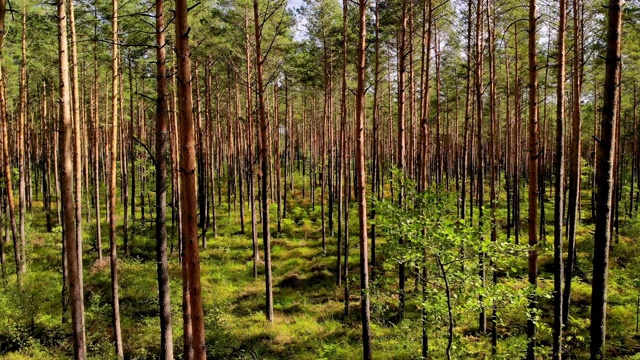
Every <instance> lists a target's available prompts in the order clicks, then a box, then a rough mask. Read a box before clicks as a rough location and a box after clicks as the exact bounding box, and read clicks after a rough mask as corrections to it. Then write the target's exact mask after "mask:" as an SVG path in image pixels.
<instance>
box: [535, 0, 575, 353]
mask: <svg viewBox="0 0 640 360" xmlns="http://www.w3.org/2000/svg"><path fill="white" fill-rule="evenodd" d="M566 16H567V1H566V0H560V21H559V23H558V75H557V79H556V83H557V95H556V159H555V175H556V177H555V203H554V209H553V229H554V230H553V257H554V272H553V285H554V286H553V297H554V303H553V310H554V313H553V359H554V360H561V359H562V280H563V277H564V264H563V261H562V257H563V253H562V241H563V237H562V228H563V226H564V162H565V161H564V158H565V155H564V127H565V123H564V122H565V121H564V101H565V100H564V92H565V86H564V80H565V71H566V70H565V66H566V65H565V61H566V60H565V39H566V30H565V29H566V27H567V19H566ZM574 81H575V79H574ZM542 206H544V204H543V205H542Z"/></svg>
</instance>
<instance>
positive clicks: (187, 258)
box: [175, 0, 206, 360]
mask: <svg viewBox="0 0 640 360" xmlns="http://www.w3.org/2000/svg"><path fill="white" fill-rule="evenodd" d="M175 12H176V14H175V29H176V30H175V31H176V57H177V68H178V69H177V70H178V73H177V83H178V88H177V90H178V98H179V99H178V117H179V126H180V129H179V131H178V132H179V137H180V142H179V147H178V148H179V149H180V150H179V153H180V179H181V186H182V192H181V197H182V201H181V206H182V209H181V211H182V213H183V215H182V235H183V243H184V258H183V274H182V281H183V283H187V284H188V294H189V297H188V298H189V299H188V302H189V306H190V310H191V319H190V320H191V321H190V322H191V329H192V333H193V338H192V344H191V346H192V347H193V358H194V359H196V360H204V359H205V358H206V348H205V336H204V316H203V311H202V287H201V286H200V249H199V247H198V217H197V212H198V209H197V196H196V195H197V194H196V149H195V146H196V144H195V139H194V127H195V124H194V118H193V111H192V109H193V98H192V96H193V95H192V92H191V60H190V55H191V52H190V50H189V26H188V24H187V2H186V0H177V1H176V9H175ZM185 265H186V266H185ZM185 267H186V270H187V271H186V274H185V273H184V268H185ZM185 345H186V344H185ZM187 348H188V346H185V349H187Z"/></svg>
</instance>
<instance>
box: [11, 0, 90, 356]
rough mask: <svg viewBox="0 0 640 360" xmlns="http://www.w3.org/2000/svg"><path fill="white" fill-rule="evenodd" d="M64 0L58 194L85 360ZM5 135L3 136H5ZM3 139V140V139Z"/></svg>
mask: <svg viewBox="0 0 640 360" xmlns="http://www.w3.org/2000/svg"><path fill="white" fill-rule="evenodd" d="M66 5H67V4H66V0H60V1H59V2H58V46H59V48H58V49H59V52H58V56H59V59H60V99H61V113H60V128H59V132H60V149H59V151H60V160H61V163H62V166H61V169H60V172H61V193H62V194H61V195H62V212H63V218H64V223H63V234H64V244H65V252H66V254H65V255H66V261H67V268H68V276H67V280H68V283H69V289H70V299H71V324H72V334H73V350H74V351H73V352H74V357H75V359H76V360H80V359H85V358H86V356H87V346H86V339H85V329H84V294H83V285H82V277H81V275H80V273H81V272H82V262H80V261H78V260H79V258H78V248H77V246H78V243H77V241H76V229H75V228H76V219H75V208H74V207H75V201H74V192H73V156H72V154H73V153H72V140H71V134H72V132H73V126H72V123H71V93H70V89H69V84H70V79H69V54H68V49H69V46H68V40H67V14H66V8H67V6H66ZM5 135H6V134H5ZM5 139H6V138H5Z"/></svg>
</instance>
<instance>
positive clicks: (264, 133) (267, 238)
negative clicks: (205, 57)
mask: <svg viewBox="0 0 640 360" xmlns="http://www.w3.org/2000/svg"><path fill="white" fill-rule="evenodd" d="M259 17H260V13H259V12H258V0H253V20H254V25H255V37H256V44H255V48H256V78H257V80H258V116H259V118H260V140H261V144H260V162H261V163H260V170H261V171H260V183H261V189H260V195H261V198H262V202H261V203H260V205H261V217H262V242H263V246H264V268H265V288H266V289H265V292H266V308H265V314H266V316H267V320H268V321H271V322H273V284H272V282H273V279H272V274H271V231H270V229H269V186H268V185H269V184H268V181H269V162H270V156H269V124H268V123H267V116H266V113H265V104H264V91H265V88H264V84H263V72H264V59H263V57H262V49H261V41H262V27H261V26H260V18H259Z"/></svg>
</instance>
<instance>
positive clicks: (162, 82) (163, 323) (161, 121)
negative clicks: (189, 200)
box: [155, 0, 173, 360]
mask: <svg viewBox="0 0 640 360" xmlns="http://www.w3.org/2000/svg"><path fill="white" fill-rule="evenodd" d="M164 27H165V25H164V0H156V57H157V63H156V71H157V74H156V79H157V81H158V84H157V91H158V94H157V96H158V98H157V100H156V160H155V165H156V262H157V268H158V270H157V272H158V291H159V295H158V302H159V306H160V346H161V348H160V354H161V358H162V359H166V360H169V359H173V334H172V331H171V291H170V288H169V265H168V262H167V187H168V186H167V143H168V140H169V131H168V126H167V125H168V119H169V114H168V106H167V93H168V86H167V63H166V61H167V59H166V52H167V51H166V45H167V43H166V35H165V32H164Z"/></svg>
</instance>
